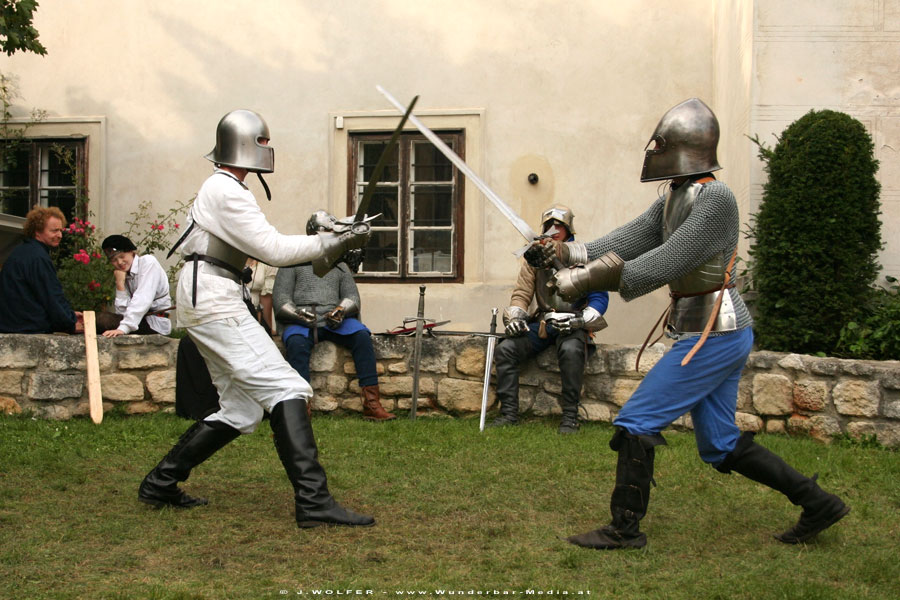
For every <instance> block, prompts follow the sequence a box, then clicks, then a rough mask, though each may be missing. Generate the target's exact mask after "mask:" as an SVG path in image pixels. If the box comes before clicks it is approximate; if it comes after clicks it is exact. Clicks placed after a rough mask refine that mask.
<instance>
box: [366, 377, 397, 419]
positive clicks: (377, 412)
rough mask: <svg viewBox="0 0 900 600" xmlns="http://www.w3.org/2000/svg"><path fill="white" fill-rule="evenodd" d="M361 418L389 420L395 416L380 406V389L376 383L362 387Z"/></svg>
mask: <svg viewBox="0 0 900 600" xmlns="http://www.w3.org/2000/svg"><path fill="white" fill-rule="evenodd" d="M362 403H363V418H365V419H368V420H370V421H390V420H391V419H396V418H397V416H396V415H394V414H392V413H389V412H388V411H386V410H384V407H383V406H381V390H380V389H379V388H378V385H377V384H376V385H367V386H364V387H363V388H362Z"/></svg>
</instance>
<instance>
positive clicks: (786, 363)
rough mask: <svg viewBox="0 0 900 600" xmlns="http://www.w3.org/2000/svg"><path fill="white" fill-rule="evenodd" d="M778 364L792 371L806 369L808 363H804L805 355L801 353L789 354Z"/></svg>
mask: <svg viewBox="0 0 900 600" xmlns="http://www.w3.org/2000/svg"><path fill="white" fill-rule="evenodd" d="M778 366H779V367H781V368H782V369H790V370H792V371H805V370H806V365H804V364H803V357H802V356H800V355H799V354H788V355H787V356H785V357H784V358H782V359H781V360H779V361H778Z"/></svg>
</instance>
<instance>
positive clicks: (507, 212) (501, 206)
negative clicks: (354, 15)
mask: <svg viewBox="0 0 900 600" xmlns="http://www.w3.org/2000/svg"><path fill="white" fill-rule="evenodd" d="M375 89H377V90H378V91H379V92H380V93H381V94H382V95H383V96H384V97H385V98H387V99H388V102H390V103H391V104H393V105H394V107H395V108H396V109H397V110H399V111H400V112H401V113H405V112H406V107H405V106H403V105H402V104H400V103H399V102H398V101H397V99H396V98H394V97H393V96H391V94H390V93H388V91H387V90H385V89H384V88H383V87H381V86H380V85H376V86H375ZM409 122H410V123H412V124H413V125H415V126H416V129H418V130H419V131H421V132H422V135H424V136H425V137H426V138H427V139H428V141H429V142H431V143H432V144H434V146H435V147H436V148H437V149H438V150H440V152H441V154H443V155H444V156H446V157H447V159H449V160H450V162H452V163H453V164H454V165H455V166H456V168H457V169H459V170H460V171H461V172H462V174H463V175H465V176H466V177H467V178H468V179H469V181H471V182H472V183H474V184H475V187H477V188H478V189H479V190H481V193H483V194H484V195H485V196H486V197H487V199H488V200H490V201H491V204H493V205H494V206H496V207H497V210H499V211H500V212H501V213H502V214H503V216H504V217H506V219H507V220H508V221H509V222H510V223H512V226H513V227H515V228H516V230H517V231H518V232H519V233H521V234H522V237H524V238H525V239H526V240H528V241H529V242H531V241H534V240H536V239H538V238H539V237H541V236H540V235H539V234H538V233H536V232H535V231H534V230H533V229H532V228H531V226H530V225H528V223H527V222H525V220H524V219H523V218H522V217H520V216H519V215H517V214H516V212H515V211H514V210H513V209H512V208H510V207H509V205H508V204H507V203H506V202H504V201H503V200H501V199H500V196H498V195H497V194H495V193H494V190H492V189H491V188H489V187H488V186H487V184H486V183H485V182H484V181H482V179H481V177H479V176H478V175H476V174H475V171H473V170H472V169H471V168H470V167H469V165H467V164H466V162H465V161H464V160H463V159H461V158H460V157H459V155H458V154H456V152H454V151H453V150H451V149H450V147H449V146H447V144H445V143H444V142H443V140H441V138H439V137H438V136H437V135H436V134H435V133H434V132H433V131H432V130H430V129H428V127H426V126H425V124H423V123H422V121H420V120H419V119H418V118H416V116H415V115H414V114H412V113H410V115H409Z"/></svg>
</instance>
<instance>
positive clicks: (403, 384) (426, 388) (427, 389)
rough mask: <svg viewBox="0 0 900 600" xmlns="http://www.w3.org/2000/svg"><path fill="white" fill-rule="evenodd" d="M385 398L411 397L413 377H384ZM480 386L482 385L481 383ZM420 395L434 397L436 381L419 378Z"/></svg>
mask: <svg viewBox="0 0 900 600" xmlns="http://www.w3.org/2000/svg"><path fill="white" fill-rule="evenodd" d="M378 385H379V387H380V388H381V394H382V395H383V396H409V395H411V394H412V389H413V378H412V377H411V376H405V375H403V376H400V377H382V378H381V379H379V380H378ZM478 385H482V384H481V383H479V384H478ZM419 395H420V396H423V395H428V396H431V395H434V379H431V378H430V377H420V378H419Z"/></svg>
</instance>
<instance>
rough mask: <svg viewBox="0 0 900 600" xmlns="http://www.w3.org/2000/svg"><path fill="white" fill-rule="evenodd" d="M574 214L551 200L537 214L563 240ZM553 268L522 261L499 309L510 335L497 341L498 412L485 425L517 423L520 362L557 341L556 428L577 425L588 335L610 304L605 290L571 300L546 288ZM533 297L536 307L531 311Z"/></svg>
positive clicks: (601, 325) (566, 238)
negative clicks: (559, 413) (503, 306)
mask: <svg viewBox="0 0 900 600" xmlns="http://www.w3.org/2000/svg"><path fill="white" fill-rule="evenodd" d="M573 221H574V215H573V214H572V211H571V210H570V209H568V208H567V207H565V206H552V207H550V208H548V209H547V210H545V211H544V214H543V215H541V232H542V233H545V234H546V233H548V232H549V231H550V230H551V228H554V229H553V233H552V235H551V237H552V239H554V240H557V241H560V242H565V241H571V240H574V239H575V236H574V234H575V231H574V228H573ZM551 274H552V273H551V271H550V270H549V269H547V268H539V269H535V268H534V267H532V266H531V265H529V264H528V263H524V264H523V265H522V268H521V270H520V271H519V279H518V282H517V283H516V289H515V290H513V293H512V297H511V298H510V301H509V304H510V306H508V307H507V308H506V309H505V310H504V311H503V324H504V325H505V326H506V335H507V336H508V337H507V338H506V339H504V340H503V341H502V342H500V344H499V345H498V346H497V350H496V352H495V359H496V363H497V399H498V400H499V402H500V416H498V417H497V418H496V419H494V421H493V422H491V423H489V424H488V427H502V426H506V425H518V423H519V367H520V366H521V365H522V363H524V362H525V361H526V360H528V359H529V358H530V357H532V356H535V355H536V354H539V353H540V352H542V351H543V350H545V349H546V348H549V347H550V346H551V345H553V344H555V345H556V356H557V359H558V360H559V373H560V378H561V380H562V413H563V414H562V420H561V421H560V424H559V433H563V434H568V433H575V432H577V431H578V429H579V427H580V425H579V421H578V404H579V400H580V398H581V386H582V382H583V380H584V365H585V361H586V360H587V350H588V341H589V339H590V336H591V335H592V334H593V332H595V331H599V330H600V329H603V328H604V327H606V320H605V319H604V318H603V314H604V313H605V312H606V307H607V305H608V304H609V294H608V293H607V292H590V293H588V294H585V295H584V296H583V297H582V298H580V299H579V300H578V301H576V302H573V303H569V302H566V301H564V300H562V299H561V298H560V297H559V296H557V295H555V294H552V293H550V290H549V289H548V287H547V282H548V280H549V278H550V275H551ZM532 299H533V300H534V301H535V302H536V304H537V308H536V309H535V310H534V311H533V312H531V313H529V312H528V310H529V308H530V307H531V304H532Z"/></svg>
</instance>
